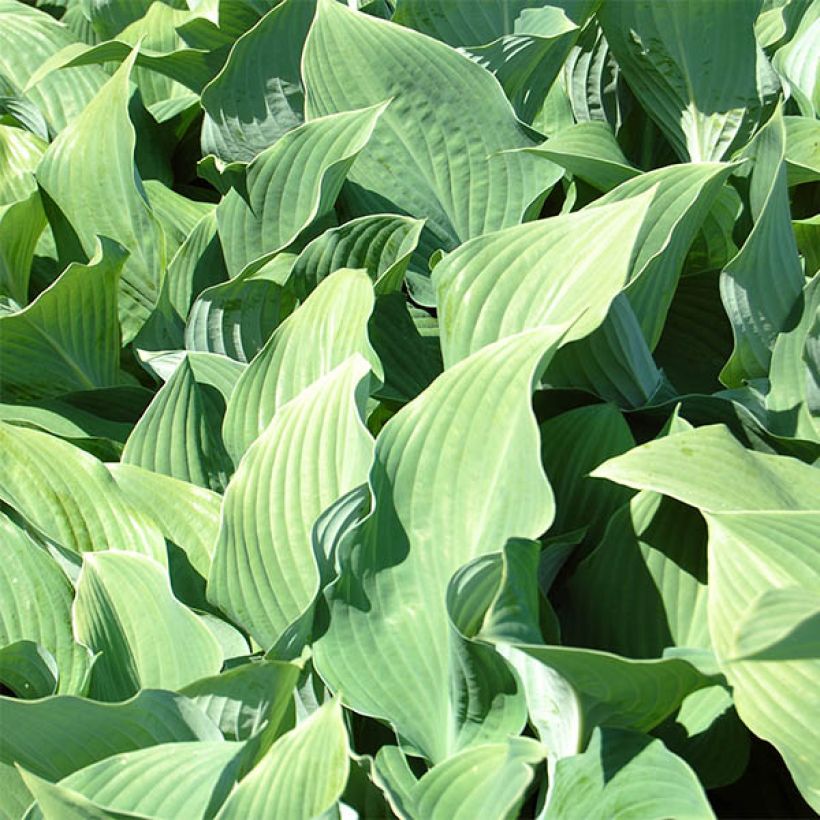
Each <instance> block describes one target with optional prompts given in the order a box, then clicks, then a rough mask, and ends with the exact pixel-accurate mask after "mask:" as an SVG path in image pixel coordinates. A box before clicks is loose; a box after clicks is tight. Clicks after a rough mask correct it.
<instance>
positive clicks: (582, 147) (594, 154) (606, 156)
mask: <svg viewBox="0 0 820 820" xmlns="http://www.w3.org/2000/svg"><path fill="white" fill-rule="evenodd" d="M526 150H527V151H529V152H531V153H534V154H537V155H538V156H541V157H546V158H547V159H549V160H551V161H552V162H554V163H555V164H556V165H560V166H561V167H562V168H566V170H567V171H569V172H570V173H571V174H572V175H573V176H576V177H578V179H582V180H583V181H584V182H586V183H588V184H589V185H592V187H593V188H596V189H597V190H599V191H603V192H604V193H606V192H607V191H611V190H612V189H613V188H616V187H617V186H618V185H620V184H621V183H623V182H626V181H627V180H628V179H632V178H633V177H636V176H638V175H639V174H640V171H638V170H637V169H636V168H633V167H632V166H631V165H630V164H629V160H628V159H627V158H626V157H625V156H624V154H623V151H621V147H620V146H619V145H618V142H617V140H616V139H615V135H614V134H613V133H612V131H611V130H610V128H609V126H608V125H607V124H606V123H603V122H600V121H592V122H579V123H578V124H577V125H573V126H571V127H570V128H567V129H565V130H562V131H560V132H559V133H558V134H556V135H555V136H554V137H552V138H551V139H550V140H548V141H547V142H545V143H544V144H543V145H539V146H538V147H537V148H528V149H526Z"/></svg>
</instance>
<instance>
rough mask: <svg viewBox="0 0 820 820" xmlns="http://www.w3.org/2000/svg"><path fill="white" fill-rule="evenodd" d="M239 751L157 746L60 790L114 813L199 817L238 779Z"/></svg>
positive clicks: (103, 763)
mask: <svg viewBox="0 0 820 820" xmlns="http://www.w3.org/2000/svg"><path fill="white" fill-rule="evenodd" d="M241 749H242V746H241V744H239V743H226V742H224V741H223V742H221V743H220V742H203V741H200V742H187V743H186V742H182V743H162V744H159V745H156V746H151V747H149V748H147V749H138V750H136V751H133V752H124V753H122V754H118V755H112V756H111V757H107V758H106V759H105V760H100V761H99V762H97V763H93V764H92V765H91V766H87V767H86V768H84V769H80V770H79V771H76V772H74V773H73V774H71V775H69V776H68V777H66V778H64V779H63V780H61V781H60V786H62V787H64V788H67V789H71V790H72V791H75V792H78V793H79V794H81V795H83V796H84V797H86V798H88V799H89V800H91V801H92V802H94V803H96V804H97V805H100V806H104V807H105V808H106V809H107V810H110V811H114V812H126V813H128V814H129V815H132V814H133V815H138V816H141V817H152V818H157V820H175V819H176V818H178V817H182V816H183V815H187V816H190V817H202V816H205V815H206V814H212V813H213V811H214V810H215V809H216V807H218V806H219V805H220V804H221V803H222V802H223V801H224V800H225V798H226V797H227V795H228V792H229V791H230V789H231V787H232V786H233V782H234V781H235V779H236V778H237V776H238V774H239V767H240V764H241V758H240V752H241ZM36 816H37V815H36V814H35V817H36Z"/></svg>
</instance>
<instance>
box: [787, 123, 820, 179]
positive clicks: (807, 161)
mask: <svg viewBox="0 0 820 820" xmlns="http://www.w3.org/2000/svg"><path fill="white" fill-rule="evenodd" d="M783 124H784V125H785V127H786V153H785V159H786V169H787V171H788V180H789V186H792V185H802V184H803V183H805V182H816V181H817V180H818V179H820V159H818V157H820V123H818V122H817V120H815V119H810V118H809V117H783Z"/></svg>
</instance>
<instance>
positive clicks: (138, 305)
mask: <svg viewBox="0 0 820 820" xmlns="http://www.w3.org/2000/svg"><path fill="white" fill-rule="evenodd" d="M134 57H135V52H133V53H132V55H131V57H130V58H129V59H128V60H126V61H125V62H124V63H123V64H122V65H121V66H120V67H119V68H118V69H117V71H116V73H115V74H114V76H113V77H111V79H110V80H108V82H107V83H106V84H105V85H104V86H103V87H102V88H101V89H100V91H99V92H98V93H97V95H96V96H95V97H94V99H93V100H92V101H91V102H90V103H89V104H88V106H86V108H85V109H83V112H82V114H81V115H80V116H78V117H77V118H76V119H74V120H73V121H72V122H71V123H70V125H69V126H68V127H67V128H65V129H64V130H63V131H62V132H61V133H60V135H59V137H58V138H57V139H56V140H55V141H54V142H53V143H52V144H51V145H50V146H49V148H48V150H47V151H46V153H45V155H44V157H43V159H42V161H41V163H40V165H39V166H38V168H37V181H38V183H39V184H40V186H41V187H42V188H43V189H44V190H45V192H46V194H48V197H49V199H50V200H51V201H52V208H54V209H58V210H59V212H60V213H61V215H62V217H63V218H64V219H65V220H67V221H68V222H69V223H70V228H71V230H72V231H73V233H74V234H75V237H74V241H75V242H76V241H78V242H79V245H80V246H81V247H82V250H83V251H84V252H85V254H86V256H91V255H92V254H93V253H94V251H95V246H96V243H97V239H96V237H97V235H103V236H107V237H110V238H111V239H114V240H116V241H117V242H119V243H120V244H121V245H122V246H123V247H124V248H125V249H126V250H127V251H128V252H129V254H130V255H129V257H128V260H127V261H126V263H125V265H124V266H123V270H122V275H121V278H120V302H119V315H120V321H121V323H122V328H123V340H124V341H126V342H127V341H130V340H131V339H132V338H133V337H134V335H135V334H136V332H137V331H138V330H139V328H140V327H141V326H142V324H143V323H144V322H145V320H146V319H147V318H148V315H149V314H150V312H151V310H152V308H153V307H154V304H155V303H156V300H157V293H158V290H159V284H160V281H161V273H162V270H163V268H164V266H165V263H166V250H165V237H164V235H163V232H162V229H161V228H160V226H159V223H158V221H157V220H156V218H155V216H154V215H153V213H152V211H151V208H150V206H149V204H148V201H147V198H146V194H145V190H144V189H143V187H142V183H141V180H140V178H139V176H138V174H137V171H136V167H135V164H134V148H135V144H136V135H135V131H134V126H133V125H132V123H131V120H130V119H129V116H128V100H129V96H130V90H129V77H130V74H131V68H132V66H133V61H134ZM100 169H104V172H103V173H101V170H100ZM112 202H116V203H117V207H112V205H111V203H112ZM47 213H48V215H49V219H50V220H51V221H52V227H53V226H54V217H52V215H51V213H50V211H49V210H48V209H47ZM58 247H59V237H58Z"/></svg>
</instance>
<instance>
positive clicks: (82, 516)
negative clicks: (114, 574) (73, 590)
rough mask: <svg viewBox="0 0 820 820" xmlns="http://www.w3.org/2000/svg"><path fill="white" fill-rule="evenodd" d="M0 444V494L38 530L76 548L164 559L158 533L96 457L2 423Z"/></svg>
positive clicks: (75, 549)
mask: <svg viewBox="0 0 820 820" xmlns="http://www.w3.org/2000/svg"><path fill="white" fill-rule="evenodd" d="M0 445H1V446H0V453H2V456H1V457H0V464H2V468H3V469H2V470H0V498H2V499H3V500H4V501H5V502H6V503H8V504H10V505H11V506H12V507H13V508H14V509H16V510H17V511H18V512H19V513H20V515H22V516H23V517H24V518H25V519H26V521H27V522H28V523H29V524H31V525H32V526H34V527H35V528H36V529H37V530H38V531H39V532H41V533H42V534H43V535H45V536H46V537H48V538H51V539H53V540H54V541H56V542H57V543H58V544H60V545H62V546H63V547H67V548H68V549H71V550H74V551H75V552H78V553H80V552H86V551H94V550H108V549H112V548H114V549H120V550H130V551H132V552H135V553H142V554H143V555H147V556H150V557H152V558H154V559H155V560H157V561H159V562H160V563H162V564H164V563H165V561H166V558H165V539H164V538H163V537H162V533H161V532H160V531H159V529H157V527H156V525H155V524H154V523H153V521H151V519H149V518H147V517H146V516H144V515H143V514H142V513H141V512H140V511H139V510H137V509H136V508H135V507H133V506H132V505H131V504H130V503H129V502H128V500H127V498H126V497H125V495H124V494H123V493H122V492H121V491H120V490H119V489H118V488H117V486H116V484H115V483H114V479H113V478H111V475H110V474H109V472H108V470H106V469H105V466H104V465H103V464H102V463H101V462H100V461H98V460H97V459H96V458H94V457H93V456H91V455H89V454H88V453H85V452H83V451H82V450H79V449H77V448H76V447H72V446H71V445H70V444H68V443H66V442H64V441H62V440H60V439H58V438H55V437H54V436H50V435H48V434H47V433H42V432H40V431H38V430H27V429H24V428H22V427H16V426H13V425H10V424H5V423H3V422H0ZM55 464H59V465H60V467H61V469H60V470H55V469H54V465H55Z"/></svg>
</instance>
